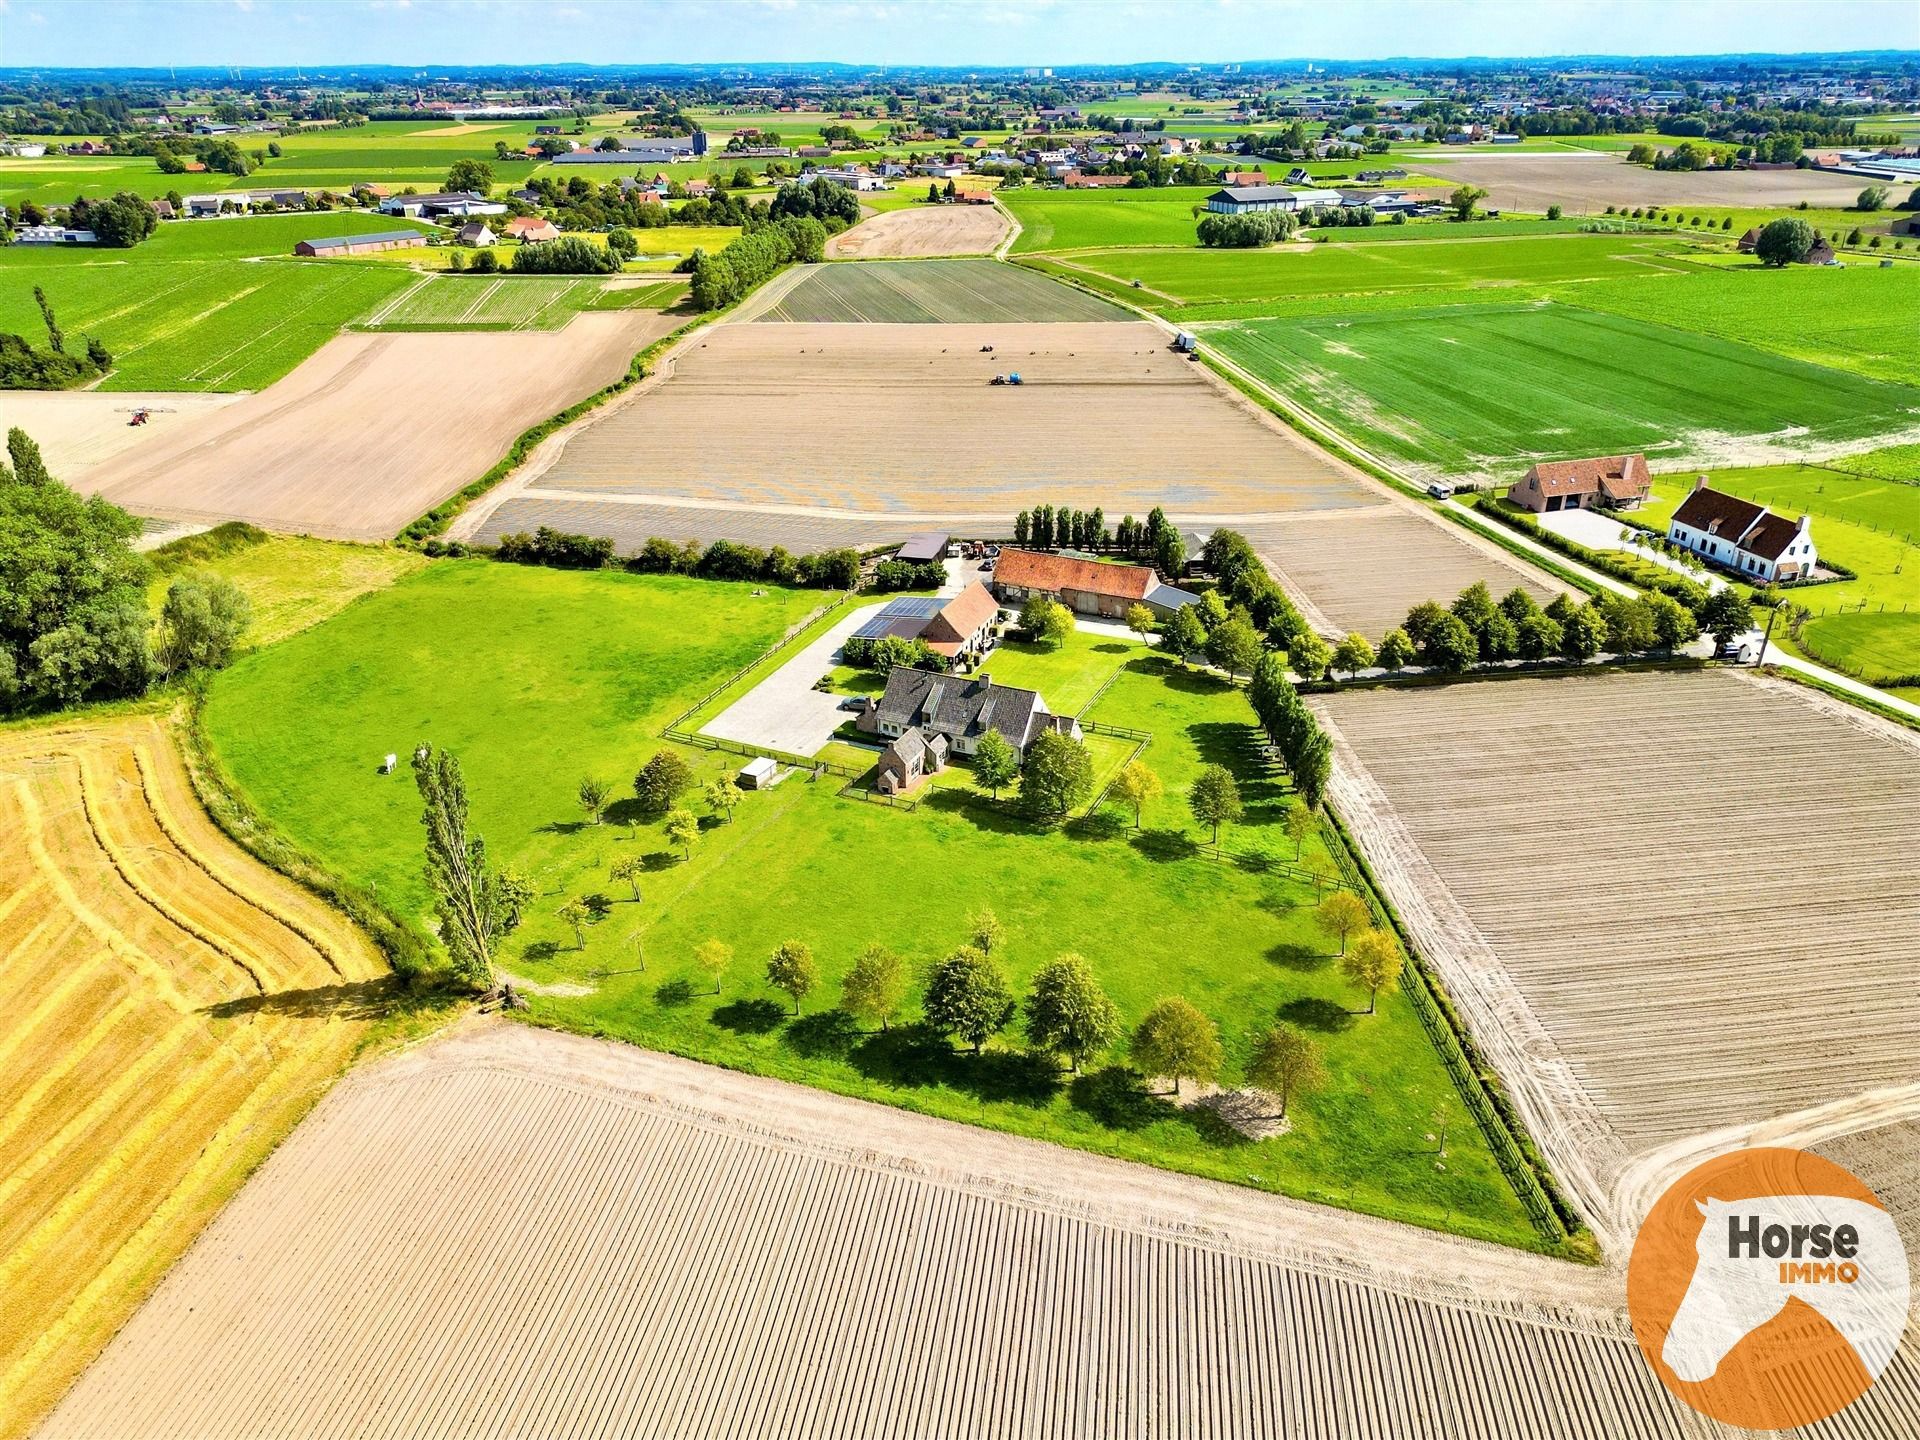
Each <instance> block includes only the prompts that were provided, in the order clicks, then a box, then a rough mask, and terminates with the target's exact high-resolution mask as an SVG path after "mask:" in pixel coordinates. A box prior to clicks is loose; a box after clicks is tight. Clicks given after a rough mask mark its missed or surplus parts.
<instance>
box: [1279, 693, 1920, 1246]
mask: <svg viewBox="0 0 1920 1440" xmlns="http://www.w3.org/2000/svg"><path fill="white" fill-rule="evenodd" d="M1314 705H1315V708H1316V709H1317V710H1318V711H1319V712H1320V713H1321V714H1322V715H1323V717H1325V719H1326V720H1327V721H1328V722H1329V723H1330V726H1331V728H1332V730H1333V731H1334V735H1335V754H1336V760H1335V778H1334V784H1333V791H1332V793H1333V798H1334V801H1335V803H1336V804H1337V805H1338V806H1339V808H1340V810H1341V813H1342V815H1343V816H1344V817H1345V818H1346V821H1347V823H1348V824H1349V826H1350V827H1351V828H1352V829H1353V830H1354V831H1355V833H1356V835H1357V836H1358V838H1359V840H1360V843H1361V844H1362V845H1363V846H1364V847H1365V850H1366V853H1367V855H1368V857H1369V859H1370V860H1371V861H1372V864H1373V866H1374V868H1375V871H1376V873H1378V874H1379V875H1380V877H1381V879H1382V881H1383V884H1384V887H1385V889H1386V891H1387V893H1388V894H1389V895H1390V896H1391V897H1392V898H1393V900H1394V902H1395V904H1396V905H1398V907H1399V908H1400V911H1401V914H1402V915H1403V917H1404V918H1405V919H1406V921H1407V923H1408V924H1409V926H1410V927H1411V928H1412V930H1413V932H1414V934H1415V936H1416V938H1417V940H1418V942H1419V943H1421V944H1422V945H1423V946H1424V947H1425V948H1426V950H1427V953H1428V955H1429V957H1430V959H1431V960H1432V961H1433V962H1434V963H1435V964H1436V965H1437V967H1438V968H1439V970H1440V972H1441V974H1442V976H1443V977H1444V978H1445V979H1446V981H1447V983H1448V985H1449V988H1450V989H1451V991H1452V994H1453V998H1454V1001H1455V1004H1456V1005H1457V1006H1459V1007H1460V1009H1461V1011H1462V1013H1463V1014H1464V1016H1465V1017H1466V1020H1467V1023H1468V1026H1469V1028H1470V1029H1471V1030H1472V1031H1473V1032H1474V1034H1475V1036H1476V1038H1477V1039H1478V1041H1479V1043H1480V1045H1481V1046H1482V1047H1483V1049H1484V1050H1485V1052H1486V1053H1487V1054H1488V1056H1489V1057H1490V1059H1491V1060H1492V1062H1493V1063H1494V1064H1495V1065H1496V1066H1497V1067H1498V1068H1499V1070H1500V1072H1501V1073H1502V1075H1503V1076H1504V1077H1505V1079H1506V1082H1507V1084H1508V1087H1509V1089H1510V1090H1511V1092H1512V1093H1513V1095H1514V1097H1515V1100H1516V1103H1518V1105H1519V1106H1520V1108H1521V1111H1522V1113H1523V1115H1525V1116H1526V1117H1527V1119H1528V1123H1529V1125H1530V1127H1531V1128H1532V1130H1533V1133H1534V1135H1535V1136H1536V1138H1537V1139H1538V1140H1539V1142H1540V1144H1541V1146H1542V1148H1543V1149H1544V1151H1545V1152H1546V1154H1547V1156H1548V1158H1549V1161H1550V1163H1551V1164H1552V1165H1553V1166H1554V1168H1555V1171H1556V1173H1557V1174H1558V1175H1559V1176H1560V1177H1561V1178H1562V1180H1563V1181H1565V1182H1566V1183H1568V1184H1569V1185H1570V1186H1571V1187H1572V1188H1573V1189H1574V1191H1575V1193H1576V1194H1578V1195H1580V1196H1582V1197H1583V1199H1584V1201H1585V1203H1586V1206H1587V1208H1588V1210H1589V1212H1590V1213H1591V1214H1593V1215H1595V1216H1597V1217H1599V1218H1600V1221H1601V1233H1602V1238H1603V1239H1604V1238H1605V1234H1606V1230H1607V1229H1608V1228H1609V1227H1613V1228H1614V1229H1615V1233H1619V1227H1626V1229H1627V1230H1628V1233H1630V1228H1631V1225H1632V1224H1633V1222H1634V1221H1635V1220H1637V1215H1634V1214H1630V1213H1622V1211H1621V1207H1622V1205H1623V1204H1627V1203H1629V1202H1628V1201H1626V1200H1624V1199H1623V1197H1621V1196H1619V1195H1617V1194H1616V1193H1615V1186H1616V1184H1617V1183H1618V1182H1619V1181H1620V1179H1621V1177H1622V1174H1623V1171H1624V1170H1625V1169H1626V1167H1627V1166H1628V1165H1629V1163H1630V1162H1631V1161H1632V1160H1633V1159H1634V1158H1635V1157H1637V1156H1644V1155H1647V1154H1649V1153H1650V1152H1654V1151H1656V1150H1658V1149H1659V1148H1660V1147H1663V1146H1671V1145H1674V1144H1676V1143H1678V1142H1684V1141H1686V1140H1688V1139H1689V1138H1690V1137H1693V1136H1698V1135H1701V1134H1703V1133H1704V1132H1708V1131H1715V1130H1718V1129H1719V1128H1720V1127H1738V1126H1748V1125H1753V1124H1756V1123H1758V1122H1760V1121H1762V1120H1765V1119H1768V1118H1770V1117H1773V1116H1778V1115H1783V1114H1787V1113H1789V1112H1794V1111H1799V1110H1804V1109H1807V1108H1809V1107H1813V1106H1818V1105H1825V1104H1831V1103H1834V1102H1842V1101H1845V1100H1846V1099H1847V1098H1848V1097H1850V1096H1854V1095H1857V1094H1860V1093H1861V1092H1864V1091H1868V1090H1871V1089H1874V1088H1876V1087H1881V1086H1895V1085H1904V1084H1908V1083H1910V1082H1911V1081H1912V1078H1913V1066H1912V1057H1913V1055H1914V1053H1915V1048H1916V1045H1920V1018H1917V1017H1916V1015H1915V1012H1914V1009H1913V1005H1912V997H1913V992H1914V986H1915V982H1916V981H1920V970H1917V969H1916V965H1917V964H1920V961H1916V959H1915V956H1916V955H1920V904H1916V903H1915V899H1916V897H1915V895H1914V893H1913V891H1912V884H1911V875H1910V874H1908V873H1906V872H1901V871H1898V867H1895V869H1889V868H1888V866H1887V864H1886V857H1887V856H1890V855H1904V854H1909V853H1911V852H1912V850H1913V848H1914V846H1915V845H1916V843H1920V767H1916V764H1915V758H1916V753H1917V752H1920V740H1917V739H1916V737H1915V736H1914V735H1913V734H1912V733H1911V732H1909V731H1904V730H1901V729H1899V728H1897V727H1895V726H1892V725H1890V724H1888V723H1887V722H1884V721H1879V720H1876V719H1874V718H1873V717H1871V716H1869V715H1866V714H1865V713H1863V712H1861V711H1858V710H1854V709H1852V708H1850V707H1847V706H1843V705H1840V704H1838V703H1837V702H1834V701H1830V700H1828V699H1826V698H1825V697H1823V696H1820V695H1818V694H1815V693H1813V692H1811V691H1807V690H1804V689H1800V688H1798V687H1794V686H1790V685H1787V684H1786V683H1784V682H1780V681H1767V680H1759V679H1754V678H1751V677H1749V676H1746V675H1738V674H1731V673H1727V672H1706V673H1701V674H1697V675H1682V674H1670V673H1669V674H1663V673H1646V674H1638V675H1611V676H1598V675H1596V676H1581V677H1573V678H1568V679H1563V680H1514V681H1503V682H1494V683H1481V684H1464V685H1452V686H1448V687H1446V688H1445V689H1441V690H1416V691H1410V692H1409V691H1394V690H1390V689H1381V690H1373V691H1355V692H1349V693H1344V694H1338V695H1333V696H1328V697H1325V698H1323V699H1320V700H1316V701H1315V702H1314ZM1759 914H1764V917H1765V923H1764V924H1756V923H1754V922H1755V917H1756V915H1759Z"/></svg>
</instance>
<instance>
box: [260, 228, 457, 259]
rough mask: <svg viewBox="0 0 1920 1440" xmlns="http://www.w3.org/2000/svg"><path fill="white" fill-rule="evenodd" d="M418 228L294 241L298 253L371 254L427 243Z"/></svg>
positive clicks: (411, 247)
mask: <svg viewBox="0 0 1920 1440" xmlns="http://www.w3.org/2000/svg"><path fill="white" fill-rule="evenodd" d="M426 243H427V237H426V236H424V235H422V234H421V233H420V232H419V231H418V230H380V231H376V232H375V233H374V234H371V235H329V236H327V237H326V238H325V239H322V240H300V241H296V242H295V243H294V247H293V253H294V254H296V255H309V256H311V255H371V254H372V253H373V252H374V251H376V250H411V249H413V248H414V247H415V246H419V245H425V244H426Z"/></svg>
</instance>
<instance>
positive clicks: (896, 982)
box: [840, 945, 907, 1030]
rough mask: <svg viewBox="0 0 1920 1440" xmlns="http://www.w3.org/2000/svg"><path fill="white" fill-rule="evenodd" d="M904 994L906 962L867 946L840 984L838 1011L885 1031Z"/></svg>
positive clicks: (885, 950) (884, 950)
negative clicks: (843, 1011) (840, 1010)
mask: <svg viewBox="0 0 1920 1440" xmlns="http://www.w3.org/2000/svg"><path fill="white" fill-rule="evenodd" d="M906 994H907V963H906V961H904V960H902V959H901V958H900V957H899V956H898V955H897V954H895V953H894V952H893V951H891V950H889V949H888V948H887V947H886V946H884V945H869V946H867V948H866V949H864V950H862V951H861V952H860V955H859V958H857V959H856V960H855V961H854V962H853V968H852V969H851V970H849V971H847V978H846V979H845V980H843V981H841V982H840V1008H841V1009H842V1010H845V1011H846V1012H847V1013H848V1014H849V1015H851V1016H853V1018H854V1019H856V1020H865V1021H867V1022H868V1023H869V1024H873V1025H878V1026H879V1027H880V1028H881V1029H882V1030H885V1029H886V1028H887V1026H888V1024H889V1023H891V1021H892V1020H893V1017H894V1016H895V1015H896V1014H898V1013H899V1010H900V1002H901V1001H902V1000H904V999H905V998H906Z"/></svg>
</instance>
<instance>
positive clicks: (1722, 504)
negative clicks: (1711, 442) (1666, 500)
mask: <svg viewBox="0 0 1920 1440" xmlns="http://www.w3.org/2000/svg"><path fill="white" fill-rule="evenodd" d="M1766 513H1767V512H1766V508H1765V507H1764V506H1760V505H1755V504H1754V503H1753V502H1752V501H1751V500H1742V499H1741V498H1740V497H1739V496H1738V495H1723V494H1721V493H1720V491H1718V490H1715V489H1713V488H1711V487H1710V486H1706V485H1702V486H1700V487H1699V488H1698V489H1696V490H1695V491H1694V492H1693V493H1692V494H1691V495H1689V496H1687V498H1686V499H1685V500H1682V501H1681V502H1680V508H1679V509H1678V510H1676V511H1674V512H1673V519H1674V523H1675V524H1677V525H1686V526H1688V527H1690V528H1692V529H1694V530H1698V531H1700V532H1701V533H1702V534H1706V535H1714V536H1718V537H1719V538H1720V539H1722V540H1728V541H1734V540H1738V539H1739V538H1740V537H1741V536H1742V535H1744V534H1746V532H1747V531H1748V530H1750V529H1751V528H1752V527H1753V522H1754V521H1756V520H1758V519H1759V518H1760V517H1761V516H1762V515H1764V514H1766Z"/></svg>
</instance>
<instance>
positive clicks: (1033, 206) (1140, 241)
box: [1001, 185, 1218, 255]
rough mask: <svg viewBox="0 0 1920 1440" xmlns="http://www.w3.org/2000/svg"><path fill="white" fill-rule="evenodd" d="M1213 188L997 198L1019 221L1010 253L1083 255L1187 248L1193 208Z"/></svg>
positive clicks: (1037, 192)
mask: <svg viewBox="0 0 1920 1440" xmlns="http://www.w3.org/2000/svg"><path fill="white" fill-rule="evenodd" d="M1217 188H1218V187H1217V186H1212V185H1191V186H1167V187H1164V188H1161V189H1156V190H1041V189H1020V190H1009V191H1007V192H1006V193H1005V194H1004V195H1003V196H1002V197H1001V199H1002V202H1003V203H1004V204H1005V205H1006V207H1007V209H1009V210H1010V211H1012V212H1013V218H1014V219H1016V220H1018V221H1019V222H1020V238H1019V239H1017V240H1015V241H1014V242H1013V253H1014V254H1016V255H1024V254H1029V253H1031V252H1033V251H1036V250H1083V249H1087V248H1089V247H1092V246H1101V245H1192V244H1193V243H1194V223H1195V220H1194V214H1193V207H1194V206H1196V205H1198V204H1200V203H1201V202H1202V201H1204V200H1205V199H1206V198H1207V196H1209V195H1211V194H1212V193H1213V192H1214V190H1215V189H1217Z"/></svg>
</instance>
